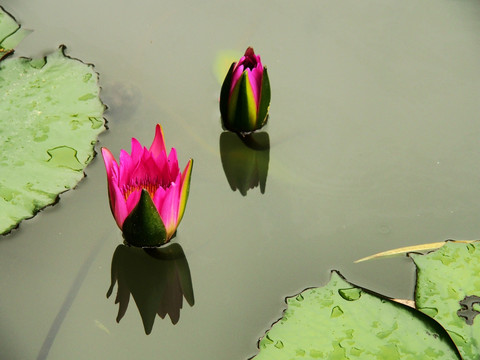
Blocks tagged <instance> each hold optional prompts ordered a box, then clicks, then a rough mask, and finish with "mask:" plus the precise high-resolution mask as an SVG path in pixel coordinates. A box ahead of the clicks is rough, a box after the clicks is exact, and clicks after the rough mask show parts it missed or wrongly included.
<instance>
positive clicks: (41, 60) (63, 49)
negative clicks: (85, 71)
mask: <svg viewBox="0 0 480 360" xmlns="http://www.w3.org/2000/svg"><path fill="white" fill-rule="evenodd" d="M0 8H2V9H3V7H2V6H0ZM3 10H4V9H3ZM4 11H5V10H4ZM5 12H6V13H7V14H8V15H10V14H9V13H8V12H7V11H5ZM10 16H11V15H10ZM58 50H60V52H61V53H62V55H63V56H64V57H65V58H68V59H70V60H73V61H78V62H80V63H82V64H84V65H86V66H88V67H89V68H91V69H92V70H93V72H94V73H95V75H96V80H97V86H98V88H99V94H100V93H101V91H102V87H101V86H100V84H99V82H100V74H99V73H98V72H97V71H96V70H95V65H94V64H92V63H87V62H84V61H82V60H80V59H78V58H75V57H73V56H70V55H67V53H66V50H67V46H66V45H64V44H60V45H59V46H58ZM13 53H14V51H13V49H12V51H11V52H9V53H8V56H10V55H12V54H13ZM48 55H49V54H47V55H45V56H43V57H40V58H38V59H34V58H31V57H26V56H20V57H19V59H23V60H25V61H30V62H37V63H38V64H41V66H39V67H38V69H40V68H42V67H44V66H45V65H46V64H47V61H48V60H47V58H48ZM4 59H5V57H2V58H0V66H1V62H2V61H3V60H4ZM98 99H99V101H100V103H101V104H102V106H103V113H105V111H107V110H108V106H107V105H106V104H105V103H104V102H103V101H102V98H101V96H100V95H99V97H98ZM102 119H103V128H104V129H103V130H102V131H100V132H99V133H98V135H100V134H102V133H103V132H104V131H106V130H108V125H107V124H108V120H107V119H106V118H105V117H104V116H102ZM98 135H97V138H96V140H95V141H94V143H93V142H92V154H91V156H90V157H89V158H88V159H87V164H86V165H85V167H84V168H83V170H82V173H83V177H82V178H81V179H80V180H79V181H78V182H77V183H76V184H75V186H73V187H71V188H69V189H65V190H64V191H62V192H60V193H59V194H58V195H57V196H56V197H55V199H53V201H52V202H51V203H50V204H47V205H45V206H42V207H40V208H38V209H35V210H34V211H33V214H32V216H29V217H26V218H24V219H22V220H20V221H19V222H18V223H17V224H16V225H15V226H13V227H12V228H10V229H8V230H7V231H5V232H3V233H0V238H1V237H5V236H6V235H11V234H12V232H14V231H15V230H17V229H18V228H19V227H20V224H21V223H22V222H23V221H25V220H29V219H32V218H33V217H35V216H37V214H38V213H40V212H41V211H43V210H44V209H46V208H48V207H50V206H55V205H56V204H58V202H59V201H60V195H62V194H63V193H65V192H67V191H70V190H75V189H76V188H77V187H78V185H79V184H80V183H81V182H82V181H83V180H84V179H85V178H86V177H87V174H86V172H85V171H86V170H85V169H86V168H87V167H88V165H90V164H91V163H92V162H93V161H94V160H95V158H96V157H97V154H98V152H97V151H96V149H95V148H96V146H97V144H98V143H99V141H98Z"/></svg>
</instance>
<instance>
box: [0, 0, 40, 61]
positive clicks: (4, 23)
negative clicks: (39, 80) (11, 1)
mask: <svg viewBox="0 0 480 360" xmlns="http://www.w3.org/2000/svg"><path fill="white" fill-rule="evenodd" d="M31 32H32V31H31V30H26V29H23V28H22V27H21V26H20V25H19V24H18V23H17V22H16V21H15V19H14V18H13V16H11V15H10V14H8V13H7V12H6V11H5V10H4V9H3V8H2V7H1V6H0V59H2V58H4V57H5V56H7V55H8V54H10V53H11V52H12V51H13V48H14V47H15V46H17V44H18V43H19V42H20V41H22V40H23V38H24V37H25V36H27V35H28V34H30V33H31Z"/></svg>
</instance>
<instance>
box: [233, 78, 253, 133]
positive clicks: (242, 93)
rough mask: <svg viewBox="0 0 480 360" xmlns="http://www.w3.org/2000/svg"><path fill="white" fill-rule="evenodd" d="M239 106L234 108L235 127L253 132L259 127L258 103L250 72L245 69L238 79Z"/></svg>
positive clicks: (242, 130) (240, 130)
mask: <svg viewBox="0 0 480 360" xmlns="http://www.w3.org/2000/svg"><path fill="white" fill-rule="evenodd" d="M238 81H239V82H240V83H239V84H238V87H239V89H238V98H237V106H236V108H235V109H234V111H235V119H234V120H233V124H234V127H235V128H236V131H237V132H251V131H255V130H257V129H259V127H258V126H257V104H256V103H255V98H254V97H253V90H252V85H251V84H250V80H249V79H248V73H247V72H246V71H244V72H243V73H242V76H241V77H240V79H239V80H238Z"/></svg>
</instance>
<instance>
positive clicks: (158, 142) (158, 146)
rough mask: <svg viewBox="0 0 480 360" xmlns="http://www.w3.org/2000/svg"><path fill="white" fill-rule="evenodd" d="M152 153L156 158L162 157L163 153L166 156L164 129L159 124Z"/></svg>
mask: <svg viewBox="0 0 480 360" xmlns="http://www.w3.org/2000/svg"><path fill="white" fill-rule="evenodd" d="M150 152H151V153H152V154H153V156H154V157H157V156H160V155H161V154H162V153H164V154H166V152H167V150H166V149H165V139H164V137H163V129H162V127H161V126H160V124H157V126H156V127H155V137H154V139H153V142H152V146H150Z"/></svg>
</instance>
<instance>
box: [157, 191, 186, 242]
mask: <svg viewBox="0 0 480 360" xmlns="http://www.w3.org/2000/svg"><path fill="white" fill-rule="evenodd" d="M180 190H181V188H180V186H179V185H178V184H175V183H172V185H170V187H169V188H168V189H167V191H166V194H165V196H164V198H163V203H162V208H161V209H160V211H159V213H160V217H161V218H162V221H163V224H164V225H165V229H166V230H167V238H171V237H172V236H173V234H174V233H175V230H176V229H177V225H178V223H177V220H178V208H179V204H180V201H179V200H180Z"/></svg>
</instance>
